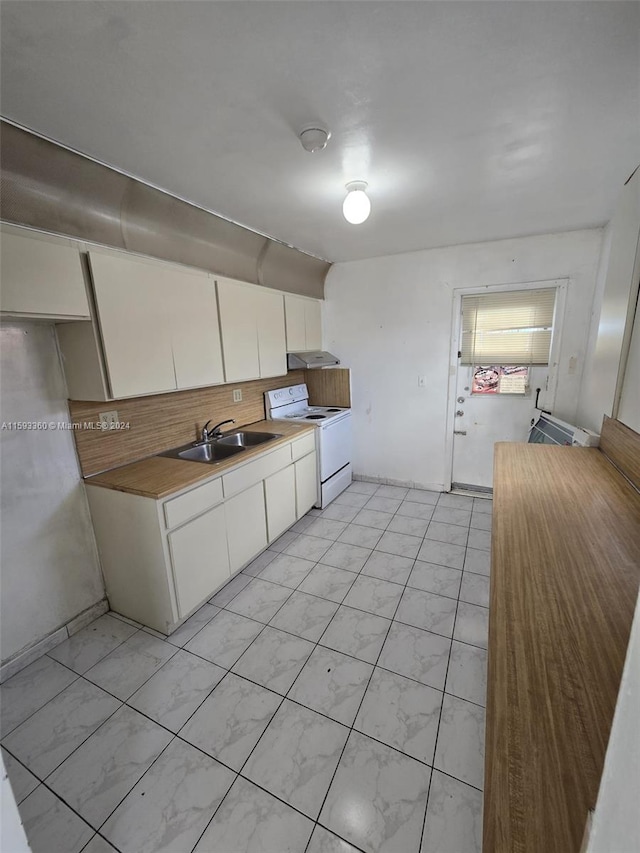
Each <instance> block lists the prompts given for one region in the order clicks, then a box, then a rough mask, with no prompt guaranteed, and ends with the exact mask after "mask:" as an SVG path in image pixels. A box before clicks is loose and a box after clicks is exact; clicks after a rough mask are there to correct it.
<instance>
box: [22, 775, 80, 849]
mask: <svg viewBox="0 0 640 853" xmlns="http://www.w3.org/2000/svg"><path fill="white" fill-rule="evenodd" d="M19 812H20V817H21V818H22V822H23V825H24V831H25V833H26V836H27V839H28V841H29V846H30V847H31V850H32V853H54V851H55V853H58V851H60V853H62V851H64V853H80V851H81V850H82V848H83V847H84V846H85V844H86V843H87V842H88V841H89V839H90V838H91V836H92V835H93V834H94V833H93V830H92V829H91V827H90V826H88V825H87V824H86V823H85V822H84V821H83V820H82V819H81V818H79V817H78V815H76V814H74V813H73V812H72V811H71V809H70V808H68V807H67V806H66V805H65V804H64V803H63V802H62V801H61V800H59V799H58V797H56V796H55V794H52V793H51V791H49V790H47V788H45V786H44V785H40V786H39V787H38V788H36V790H35V791H34V792H33V793H32V794H29V796H28V797H27V798H26V800H24V802H23V803H22V804H21V805H20V809H19ZM7 853H10V851H7Z"/></svg>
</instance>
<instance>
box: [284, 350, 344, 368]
mask: <svg viewBox="0 0 640 853" xmlns="http://www.w3.org/2000/svg"><path fill="white" fill-rule="evenodd" d="M336 364H340V359H339V358H336V357H335V355H331V353H330V352H322V350H317V349H313V350H307V351H306V352H289V353H287V368H288V369H289V370H308V369H309V368H310V367H333V366H335V365H336Z"/></svg>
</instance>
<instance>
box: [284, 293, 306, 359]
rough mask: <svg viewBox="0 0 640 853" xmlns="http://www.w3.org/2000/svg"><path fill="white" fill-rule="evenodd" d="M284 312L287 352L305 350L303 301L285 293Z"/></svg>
mask: <svg viewBox="0 0 640 853" xmlns="http://www.w3.org/2000/svg"><path fill="white" fill-rule="evenodd" d="M284 312H285V319H286V325H287V352H297V351H302V350H306V349H307V333H306V330H305V300H304V299H302V298H301V297H299V296H291V295H290V294H288V293H286V294H285V297H284Z"/></svg>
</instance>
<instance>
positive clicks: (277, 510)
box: [264, 454, 315, 543]
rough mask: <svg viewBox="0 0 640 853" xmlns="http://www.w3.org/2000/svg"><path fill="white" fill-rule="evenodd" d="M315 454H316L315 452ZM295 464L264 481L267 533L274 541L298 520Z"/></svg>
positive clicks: (270, 540)
mask: <svg viewBox="0 0 640 853" xmlns="http://www.w3.org/2000/svg"><path fill="white" fill-rule="evenodd" d="M314 456H315V454H314ZM294 467H295V466H294V465H289V467H288V468H285V469H284V470H283V471H278V473H277V474H272V475H271V477H267V479H266V480H265V481H264V497H265V504H266V507H267V534H268V537H269V542H270V543H271V542H273V541H274V540H275V539H277V538H278V536H280V535H281V534H282V533H284V532H285V530H287V528H289V527H291V525H292V524H295V522H296V518H297V516H296V476H295V471H294Z"/></svg>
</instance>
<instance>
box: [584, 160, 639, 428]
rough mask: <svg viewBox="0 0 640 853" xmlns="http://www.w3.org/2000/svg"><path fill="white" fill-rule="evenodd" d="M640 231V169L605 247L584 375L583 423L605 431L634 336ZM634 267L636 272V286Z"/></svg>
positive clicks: (623, 194) (624, 192)
mask: <svg viewBox="0 0 640 853" xmlns="http://www.w3.org/2000/svg"><path fill="white" fill-rule="evenodd" d="M639 233H640V169H638V171H637V172H636V173H635V175H634V176H633V178H632V179H631V180H630V181H629V183H628V184H626V186H624V187H623V188H622V191H621V194H620V198H619V199H618V204H617V206H616V210H615V213H614V216H613V218H612V220H611V222H610V223H609V226H608V227H607V234H606V241H605V249H604V251H603V253H602V263H601V265H600V270H599V273H598V286H597V288H596V296H595V299H594V304H593V316H592V320H591V330H590V335H589V344H588V349H587V359H586V364H585V370H584V373H583V377H582V388H581V391H580V402H579V406H578V420H579V421H580V424H581V425H582V426H586V427H587V428H588V429H593V430H595V431H596V432H600V430H601V428H602V417H603V415H609V416H611V415H612V412H613V408H614V398H615V394H616V385H617V381H618V373H619V368H620V361H621V357H623V353H624V349H625V342H626V341H628V337H629V335H630V330H631V324H632V322H633V312H634V310H635V304H636V294H637V289H636V288H637V284H638V282H637V274H638V273H637V270H638V266H637V260H636V259H637V253H638V235H639ZM634 267H635V269H636V280H635V288H633V287H632V284H634Z"/></svg>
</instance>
